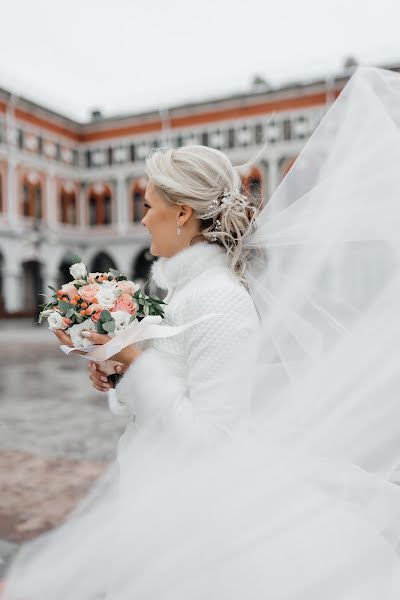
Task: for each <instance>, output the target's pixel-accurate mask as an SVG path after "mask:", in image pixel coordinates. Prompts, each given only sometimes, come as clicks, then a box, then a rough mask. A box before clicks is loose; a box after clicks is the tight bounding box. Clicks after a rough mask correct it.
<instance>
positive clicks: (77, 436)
mask: <svg viewBox="0 0 400 600" xmlns="http://www.w3.org/2000/svg"><path fill="white" fill-rule="evenodd" d="M124 425H125V420H124V419H123V418H117V417H115V416H114V415H112V414H111V413H110V412H109V410H108V406H107V395H106V394H101V393H99V392H96V391H95V390H94V389H93V388H92V387H91V385H90V381H89V379H88V377H87V362H86V360H84V359H82V358H79V357H74V356H65V355H64V354H63V353H62V352H61V350H60V349H59V344H58V341H57V339H56V338H55V336H54V335H53V334H52V333H51V332H49V331H48V329H47V328H45V327H34V326H32V324H31V322H30V321H27V320H20V321H17V322H13V321H11V320H10V321H8V322H5V321H0V490H1V492H0V577H1V575H2V573H4V571H5V570H6V568H7V564H8V563H9V560H10V558H11V557H12V556H13V554H14V553H15V551H16V550H17V548H18V544H20V543H21V542H22V541H24V540H26V539H31V538H32V537H35V536H36V535H38V534H39V533H41V532H43V531H45V530H47V529H49V528H51V527H53V526H54V525H55V524H57V523H59V522H61V521H62V519H63V517H64V516H65V515H66V514H67V513H68V512H69V511H70V510H71V509H72V508H73V506H74V505H75V504H76V502H77V500H78V499H79V498H80V497H81V496H82V495H83V494H84V493H85V492H86V491H87V490H88V488H89V487H90V485H91V483H92V482H93V481H95V479H96V478H97V477H98V476H99V475H100V474H101V473H102V472H103V471H104V468H105V466H106V464H107V462H108V461H110V460H112V459H113V458H114V457H115V455H116V448H117V442H118V438H119V436H120V435H121V432H122V431H123V428H124Z"/></svg>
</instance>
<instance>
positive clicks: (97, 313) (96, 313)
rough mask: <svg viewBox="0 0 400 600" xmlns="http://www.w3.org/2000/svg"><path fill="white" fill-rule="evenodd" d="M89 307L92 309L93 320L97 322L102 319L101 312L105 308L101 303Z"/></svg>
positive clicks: (91, 316)
mask: <svg viewBox="0 0 400 600" xmlns="http://www.w3.org/2000/svg"><path fill="white" fill-rule="evenodd" d="M89 308H90V310H91V311H92V312H91V313H90V318H91V319H92V321H94V322H95V323H97V321H98V320H99V319H100V314H101V311H102V310H103V309H102V308H101V306H100V304H91V305H90V307H89ZM88 310H89V309H88Z"/></svg>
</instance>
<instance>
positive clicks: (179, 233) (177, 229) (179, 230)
mask: <svg viewBox="0 0 400 600" xmlns="http://www.w3.org/2000/svg"><path fill="white" fill-rule="evenodd" d="M176 235H181V228H180V227H179V225H178V226H177V228H176Z"/></svg>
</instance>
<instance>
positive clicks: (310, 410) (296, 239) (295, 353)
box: [5, 69, 400, 600]
mask: <svg viewBox="0 0 400 600" xmlns="http://www.w3.org/2000/svg"><path fill="white" fill-rule="evenodd" d="M399 126H400V76H399V75H397V74H395V73H392V72H387V71H382V70H378V69H359V70H358V71H357V72H356V73H355V75H354V76H353V77H352V78H351V80H350V82H349V83H348V84H347V86H346V87H345V89H344V90H343V92H342V93H341V95H340V97H339V99H338V100H337V101H336V102H335V103H334V104H333V106H332V107H331V108H330V110H329V111H328V113H327V115H326V116H325V118H324V119H323V121H322V122H321V124H320V125H319V127H318V128H317V130H316V131H315V133H314V134H313V136H312V138H311V139H310V141H309V142H308V143H307V144H306V146H305V148H304V150H303V151H302V153H301V155H300V156H299V157H298V159H297V161H296V163H295V164H294V166H293V167H292V169H291V170H290V172H289V174H288V175H287V176H286V178H285V179H284V181H283V182H282V184H281V185H280V186H279V188H278V190H277V191H276V193H275V194H274V196H273V197H272V198H271V199H270V201H269V202H268V204H267V205H266V207H265V208H264V210H263V211H262V212H261V214H260V215H259V217H258V218H257V223H256V230H255V231H254V232H253V233H252V234H251V235H250V236H249V237H248V238H247V241H246V247H247V249H248V250H250V251H252V253H253V254H252V258H251V261H250V267H249V270H248V277H249V292H250V293H248V292H247V291H246V290H245V288H244V287H243V286H242V285H241V284H239V283H238V281H237V280H236V279H234V277H233V276H232V275H231V274H230V270H229V262H228V261H227V258H226V256H225V255H224V252H223V250H222V249H221V248H219V247H218V246H217V245H207V244H204V243H200V244H197V245H195V246H192V247H191V248H189V249H185V250H183V251H182V252H181V253H180V254H178V255H176V256H175V257H173V258H171V259H160V260H159V261H158V263H157V265H156V266H155V268H154V277H155V278H156V280H157V282H158V284H159V285H160V286H162V287H164V288H165V289H166V290H168V295H167V300H168V307H167V319H166V320H167V323H168V324H170V325H181V324H184V323H188V322H190V321H192V320H194V319H197V318H198V317H204V316H208V319H206V320H203V321H201V322H200V323H198V324H197V325H194V326H193V327H191V328H189V329H187V330H186V331H185V332H184V333H181V334H179V335H177V336H175V337H171V338H166V339H158V340H154V341H152V342H148V346H149V347H148V348H147V349H146V350H145V352H144V353H143V354H142V355H141V356H140V357H139V359H138V360H137V361H136V362H135V363H134V364H133V365H131V366H130V367H129V370H128V371H127V373H126V375H125V377H124V379H123V380H122V381H121V383H120V384H119V386H118V388H117V394H118V401H117V403H116V404H115V407H114V409H115V410H116V411H118V412H122V413H124V414H126V415H127V421H128V426H127V430H126V432H125V434H124V435H123V437H122V439H121V442H120V445H119V452H118V462H117V464H116V465H114V466H113V467H112V468H110V470H109V472H108V473H107V475H106V477H104V478H103V479H102V480H101V481H100V482H99V484H98V485H97V486H96V487H95V488H94V489H93V491H92V493H91V494H90V495H89V497H87V498H86V499H85V501H84V502H83V503H82V504H81V505H80V506H79V507H78V508H77V510H76V511H75V512H74V513H73V514H72V515H71V516H70V518H69V519H67V521H66V522H65V524H64V525H63V526H61V527H60V528H58V529H56V530H54V531H53V532H51V533H50V534H48V535H45V536H42V537H41V538H39V539H38V540H36V541H35V542H33V543H31V544H28V545H26V546H25V547H24V548H23V549H22V551H21V553H20V554H19V555H18V556H17V559H16V561H15V562H14V564H13V565H12V567H11V570H10V572H9V574H8V577H7V581H8V583H7V586H6V592H5V599H6V600H22V599H24V600H92V599H93V600H94V599H95V598H108V599H110V600H131V599H132V600H160V599H162V600H266V599H268V600H322V599H323V600H389V599H390V600H398V598H399V595H400V561H399V534H400V488H399V487H398V485H397V483H396V481H397V479H398V477H399V474H398V470H397V467H398V465H399V462H400V461H399V459H400V352H399V349H400V169H399V165H400V135H399Z"/></svg>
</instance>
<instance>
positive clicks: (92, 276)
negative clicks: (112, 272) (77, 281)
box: [87, 272, 103, 283]
mask: <svg viewBox="0 0 400 600" xmlns="http://www.w3.org/2000/svg"><path fill="white" fill-rule="evenodd" d="M101 275H103V273H98V272H97V273H89V274H88V276H87V280H88V283H96V280H97V277H100V276H101Z"/></svg>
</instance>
